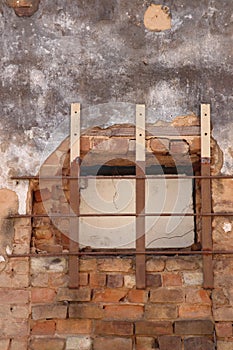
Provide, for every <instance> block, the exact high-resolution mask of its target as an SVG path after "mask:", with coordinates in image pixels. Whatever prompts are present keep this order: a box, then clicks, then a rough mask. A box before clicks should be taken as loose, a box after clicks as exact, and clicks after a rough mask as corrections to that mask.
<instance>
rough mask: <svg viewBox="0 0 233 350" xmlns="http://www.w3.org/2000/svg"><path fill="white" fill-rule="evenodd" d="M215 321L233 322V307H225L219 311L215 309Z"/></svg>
mask: <svg viewBox="0 0 233 350" xmlns="http://www.w3.org/2000/svg"><path fill="white" fill-rule="evenodd" d="M214 319H215V321H232V320H233V308H232V306H223V307H220V308H218V309H214Z"/></svg>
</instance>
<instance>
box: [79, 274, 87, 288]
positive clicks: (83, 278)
mask: <svg viewBox="0 0 233 350" xmlns="http://www.w3.org/2000/svg"><path fill="white" fill-rule="evenodd" d="M88 279H89V274H88V273H86V272H80V273H79V284H80V286H87V285H88Z"/></svg>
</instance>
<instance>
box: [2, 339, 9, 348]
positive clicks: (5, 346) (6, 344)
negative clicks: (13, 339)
mask: <svg viewBox="0 0 233 350" xmlns="http://www.w3.org/2000/svg"><path fill="white" fill-rule="evenodd" d="M9 344H10V339H0V349H1V350H8V349H9Z"/></svg>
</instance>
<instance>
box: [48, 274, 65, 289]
mask: <svg viewBox="0 0 233 350" xmlns="http://www.w3.org/2000/svg"><path fill="white" fill-rule="evenodd" d="M68 280H69V276H68V275H66V274H65V273H62V272H57V273H49V280H48V285H49V287H50V288H56V287H67V285H68Z"/></svg>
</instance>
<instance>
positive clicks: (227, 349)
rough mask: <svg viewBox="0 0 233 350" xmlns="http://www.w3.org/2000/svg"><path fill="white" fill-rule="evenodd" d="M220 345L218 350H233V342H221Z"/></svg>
mask: <svg viewBox="0 0 233 350" xmlns="http://www.w3.org/2000/svg"><path fill="white" fill-rule="evenodd" d="M217 344H218V350H232V349H233V340H229V339H228V340H226V341H221V340H219V341H218V342H217Z"/></svg>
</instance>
